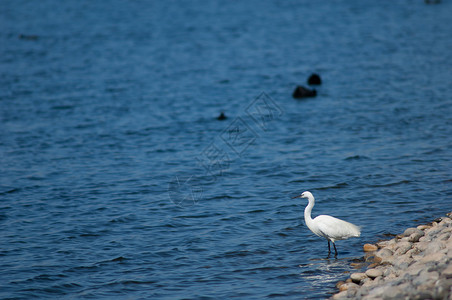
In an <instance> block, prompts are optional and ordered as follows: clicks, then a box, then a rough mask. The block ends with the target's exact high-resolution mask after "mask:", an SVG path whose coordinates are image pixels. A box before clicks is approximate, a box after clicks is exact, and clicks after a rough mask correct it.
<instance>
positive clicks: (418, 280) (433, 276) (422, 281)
mask: <svg viewBox="0 0 452 300" xmlns="http://www.w3.org/2000/svg"><path fill="white" fill-rule="evenodd" d="M438 279H439V273H438V272H436V271H433V272H428V271H427V270H423V271H421V273H420V274H419V275H418V276H417V277H415V278H414V279H413V284H414V285H415V286H426V287H429V286H430V285H432V286H433V284H434V283H435V281H436V280H438Z"/></svg>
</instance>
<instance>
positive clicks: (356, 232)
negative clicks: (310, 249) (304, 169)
mask: <svg viewBox="0 0 452 300" xmlns="http://www.w3.org/2000/svg"><path fill="white" fill-rule="evenodd" d="M294 198H308V201H309V203H308V205H307V206H306V208H305V209H304V220H305V222H306V226H308V228H309V229H310V230H311V231H312V232H314V233H315V234H316V235H318V236H320V237H324V238H326V239H327V240H328V256H329V255H330V253H331V247H330V241H331V242H332V243H333V246H334V252H335V255H334V257H336V256H337V249H336V245H335V244H334V242H335V241H338V240H346V239H348V238H351V237H359V236H360V235H361V230H360V229H359V227H358V226H356V225H354V224H352V223H349V222H346V221H343V220H341V219H338V218H335V217H332V216H328V215H320V216H317V217H315V218H314V219H312V218H311V211H312V208H313V207H314V204H315V199H314V196H313V195H312V194H311V193H310V192H308V191H306V192H303V193H302V194H301V195H299V196H295V197H293V198H292V199H294Z"/></svg>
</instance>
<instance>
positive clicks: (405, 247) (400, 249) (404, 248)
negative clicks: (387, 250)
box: [394, 242, 412, 255]
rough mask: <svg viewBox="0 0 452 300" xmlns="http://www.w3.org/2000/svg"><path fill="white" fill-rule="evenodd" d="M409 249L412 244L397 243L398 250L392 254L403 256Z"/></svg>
mask: <svg viewBox="0 0 452 300" xmlns="http://www.w3.org/2000/svg"><path fill="white" fill-rule="evenodd" d="M411 247H412V244H411V243H410V242H401V243H399V245H398V248H397V250H396V252H395V253H394V254H395V255H403V254H405V253H406V252H407V251H408V250H410V249H411Z"/></svg>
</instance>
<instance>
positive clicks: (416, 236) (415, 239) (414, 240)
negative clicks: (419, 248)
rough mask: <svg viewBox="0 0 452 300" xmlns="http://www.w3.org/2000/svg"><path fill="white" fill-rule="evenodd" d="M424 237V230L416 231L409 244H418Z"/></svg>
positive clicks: (409, 239)
mask: <svg viewBox="0 0 452 300" xmlns="http://www.w3.org/2000/svg"><path fill="white" fill-rule="evenodd" d="M423 236H424V232H423V231H422V230H419V229H416V231H415V232H413V233H412V234H411V235H410V237H409V238H408V242H412V243H417V242H419V239H420V238H421V237H423Z"/></svg>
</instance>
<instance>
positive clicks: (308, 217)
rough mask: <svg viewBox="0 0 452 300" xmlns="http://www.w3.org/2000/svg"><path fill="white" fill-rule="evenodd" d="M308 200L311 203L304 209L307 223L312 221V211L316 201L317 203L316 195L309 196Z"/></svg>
mask: <svg viewBox="0 0 452 300" xmlns="http://www.w3.org/2000/svg"><path fill="white" fill-rule="evenodd" d="M308 200H309V204H308V206H306V208H305V209H304V220H305V221H306V224H308V223H311V221H312V218H311V211H312V208H313V207H314V203H315V200H314V197H309V198H308Z"/></svg>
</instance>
